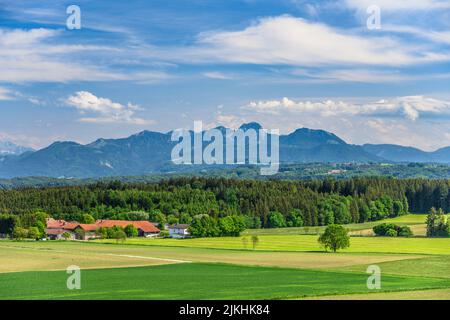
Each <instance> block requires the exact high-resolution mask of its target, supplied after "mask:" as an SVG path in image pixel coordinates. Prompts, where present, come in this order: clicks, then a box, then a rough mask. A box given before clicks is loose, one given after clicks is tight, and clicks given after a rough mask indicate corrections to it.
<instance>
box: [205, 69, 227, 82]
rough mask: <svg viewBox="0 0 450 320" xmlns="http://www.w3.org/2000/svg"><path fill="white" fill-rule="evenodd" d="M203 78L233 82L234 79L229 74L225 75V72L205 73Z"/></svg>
mask: <svg viewBox="0 0 450 320" xmlns="http://www.w3.org/2000/svg"><path fill="white" fill-rule="evenodd" d="M203 76H205V77H207V78H211V79H218V80H233V79H234V77H233V76H232V75H229V74H225V73H223V72H219V71H210V72H205V73H203Z"/></svg>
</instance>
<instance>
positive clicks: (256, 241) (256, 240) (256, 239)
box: [252, 235, 259, 250]
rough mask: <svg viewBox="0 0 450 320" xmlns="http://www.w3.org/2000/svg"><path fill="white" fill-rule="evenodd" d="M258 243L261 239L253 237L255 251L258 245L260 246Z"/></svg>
mask: <svg viewBox="0 0 450 320" xmlns="http://www.w3.org/2000/svg"><path fill="white" fill-rule="evenodd" d="M258 242H259V238H258V236H256V235H255V236H252V244H253V250H255V249H256V245H257V244H258Z"/></svg>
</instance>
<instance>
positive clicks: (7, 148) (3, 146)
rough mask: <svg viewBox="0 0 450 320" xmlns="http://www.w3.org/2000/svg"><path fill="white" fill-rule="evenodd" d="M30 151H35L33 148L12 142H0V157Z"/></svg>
mask: <svg viewBox="0 0 450 320" xmlns="http://www.w3.org/2000/svg"><path fill="white" fill-rule="evenodd" d="M28 151H34V150H33V149H32V148H28V147H23V146H19V145H17V144H15V143H12V142H10V141H0V156H1V155H19V154H22V153H25V152H28Z"/></svg>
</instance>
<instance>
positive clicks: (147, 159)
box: [0, 122, 450, 178]
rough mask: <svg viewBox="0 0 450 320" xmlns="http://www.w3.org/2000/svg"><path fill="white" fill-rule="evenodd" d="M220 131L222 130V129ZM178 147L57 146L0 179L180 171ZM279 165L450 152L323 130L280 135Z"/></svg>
mask: <svg viewBox="0 0 450 320" xmlns="http://www.w3.org/2000/svg"><path fill="white" fill-rule="evenodd" d="M241 128H242V129H243V130H247V129H260V128H261V126H260V125H259V124H258V123H255V122H251V123H247V124H243V125H242V126H241ZM218 129H219V130H221V131H225V130H226V128H225V127H218ZM176 143H177V142H173V141H171V132H167V133H161V132H153V131H142V132H139V133H136V134H134V135H131V136H129V137H126V138H120V139H103V138H102V139H97V140H96V141H94V142H92V143H89V144H86V145H83V144H79V143H76V142H71V141H58V142H54V143H53V144H51V145H49V146H48V147H46V148H43V149H40V150H37V151H31V150H27V151H25V152H23V153H18V154H13V153H10V154H8V155H7V156H3V157H2V158H0V177H1V178H12V177H26V176H46V177H65V178H68V177H69V178H96V177H103V176H105V177H106V176H132V175H144V174H150V173H164V172H173V171H179V170H183V169H185V168H186V166H176V165H174V164H173V163H172V162H171V151H172V148H173V147H174V145H175V144H176ZM280 162H282V163H307V162H319V163H347V162H360V163H368V162H375V163H376V162H378V163H380V162H437V163H450V147H447V148H442V149H439V150H437V151H434V152H426V151H422V150H420V149H417V148H412V147H404V146H399V145H389V144H379V145H375V144H365V145H362V146H360V145H352V144H348V143H346V142H345V141H344V140H342V139H341V138H339V137H338V136H336V135H335V134H333V133H330V132H327V131H324V130H314V129H308V128H300V129H297V130H295V131H294V132H292V133H290V134H287V135H280ZM199 170H201V166H199Z"/></svg>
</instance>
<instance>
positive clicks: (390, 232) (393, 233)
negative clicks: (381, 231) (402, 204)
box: [386, 229, 398, 237]
mask: <svg viewBox="0 0 450 320" xmlns="http://www.w3.org/2000/svg"><path fill="white" fill-rule="evenodd" d="M386 236H387V237H396V236H398V232H397V231H396V230H394V229H389V230H388V231H386Z"/></svg>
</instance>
